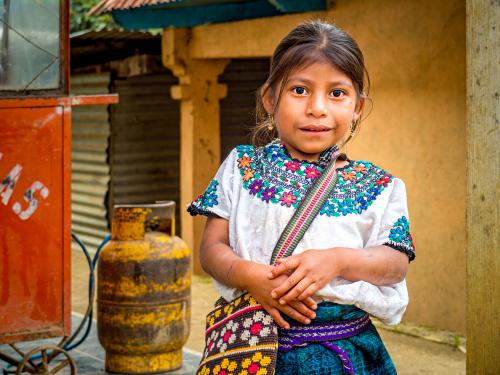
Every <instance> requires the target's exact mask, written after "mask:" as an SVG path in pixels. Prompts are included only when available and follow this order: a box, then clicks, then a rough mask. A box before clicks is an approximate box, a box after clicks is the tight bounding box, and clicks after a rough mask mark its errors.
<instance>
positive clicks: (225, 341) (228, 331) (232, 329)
mask: <svg viewBox="0 0 500 375" xmlns="http://www.w3.org/2000/svg"><path fill="white" fill-rule="evenodd" d="M238 327H239V323H236V322H235V321H233V320H230V321H229V322H228V323H227V324H226V326H225V327H224V328H223V329H222V331H221V334H220V335H221V336H220V338H219V341H217V344H215V345H216V347H217V348H218V349H219V350H220V351H221V352H225V351H226V350H227V347H228V345H231V344H233V343H234V342H235V341H236V331H237V330H238ZM209 350H210V349H209Z"/></svg>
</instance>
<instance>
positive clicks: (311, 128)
mask: <svg viewBox="0 0 500 375" xmlns="http://www.w3.org/2000/svg"><path fill="white" fill-rule="evenodd" d="M299 130H301V131H304V132H308V133H325V132H329V131H332V130H333V129H332V128H329V127H328V126H325V125H314V124H311V125H306V126H302V127H300V128H299Z"/></svg>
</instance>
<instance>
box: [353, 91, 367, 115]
mask: <svg viewBox="0 0 500 375" xmlns="http://www.w3.org/2000/svg"><path fill="white" fill-rule="evenodd" d="M365 103H366V98H365V96H364V95H363V96H362V97H361V98H359V99H358V102H357V103H356V108H354V115H353V120H354V121H358V120H359V119H360V118H361V114H362V113H363V109H364V108H365Z"/></svg>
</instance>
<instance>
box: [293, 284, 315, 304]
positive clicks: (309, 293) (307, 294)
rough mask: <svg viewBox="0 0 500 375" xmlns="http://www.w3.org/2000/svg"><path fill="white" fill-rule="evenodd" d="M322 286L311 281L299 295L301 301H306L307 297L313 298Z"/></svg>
mask: <svg viewBox="0 0 500 375" xmlns="http://www.w3.org/2000/svg"><path fill="white" fill-rule="evenodd" d="M320 289H321V287H320V286H319V285H318V284H316V283H311V284H310V285H309V286H308V287H307V288H306V289H305V290H304V291H303V292H302V293H301V294H300V295H299V296H298V297H297V299H298V300H299V301H304V300H307V299H312V298H311V297H312V296H313V295H314V294H316V292H317V291H318V290H320Z"/></svg>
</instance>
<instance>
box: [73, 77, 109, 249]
mask: <svg viewBox="0 0 500 375" xmlns="http://www.w3.org/2000/svg"><path fill="white" fill-rule="evenodd" d="M109 82H110V76H109V73H102V74H78V75H72V77H71V93H72V94H74V95H85V94H106V93H109ZM109 136H110V125H109V112H108V106H105V105H92V106H81V107H73V108H72V146H73V151H72V174H71V204H72V207H71V221H72V231H74V232H75V233H76V234H77V235H78V237H79V238H80V239H81V240H82V241H83V242H84V243H85V244H86V245H87V246H88V247H89V250H90V251H95V249H96V247H97V246H98V245H99V244H100V243H101V241H102V239H103V238H104V236H105V235H106V234H107V233H108V221H107V208H106V193H107V192H108V184H109V180H110V177H109V171H110V167H109V164H108V162H107V149H108V141H109Z"/></svg>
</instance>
